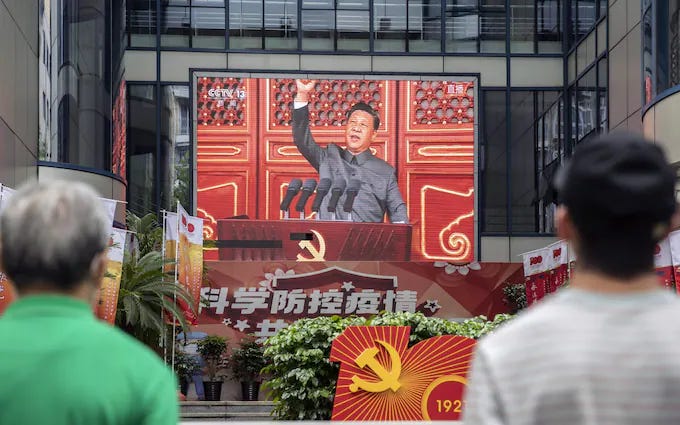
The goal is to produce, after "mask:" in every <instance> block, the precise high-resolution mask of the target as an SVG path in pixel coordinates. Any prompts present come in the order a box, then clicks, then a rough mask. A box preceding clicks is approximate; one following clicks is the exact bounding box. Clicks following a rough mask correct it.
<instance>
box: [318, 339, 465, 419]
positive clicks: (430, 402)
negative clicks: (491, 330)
mask: <svg viewBox="0 0 680 425" xmlns="http://www.w3.org/2000/svg"><path fill="white" fill-rule="evenodd" d="M409 333H410V327H408V326H355V327H350V328H347V329H346V330H345V331H344V332H343V333H342V334H340V335H339V336H338V337H337V338H336V339H335V340H334V341H333V345H332V348H331V357H330V360H331V361H333V362H339V363H340V374H339V376H338V384H337V387H336V390H335V399H334V403H333V416H332V419H333V420H343V421H370V420H374V421H420V420H459V419H460V417H461V413H462V409H463V393H464V390H465V385H466V383H467V381H466V376H467V372H468V369H469V367H470V364H471V361H472V355H473V351H474V345H475V341H474V340H473V339H470V338H465V337H461V336H452V335H446V336H438V337H434V338H429V339H426V340H425V341H421V342H419V343H417V344H416V345H414V346H413V347H410V348H408V341H409Z"/></svg>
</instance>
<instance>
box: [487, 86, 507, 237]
mask: <svg viewBox="0 0 680 425" xmlns="http://www.w3.org/2000/svg"><path fill="white" fill-rule="evenodd" d="M482 98H483V103H482V104H483V105H484V112H483V116H484V120H483V123H484V124H483V128H482V131H481V138H482V140H481V144H482V159H481V162H482V164H481V167H482V196H483V203H484V208H482V231H483V232H487V233H493V232H498V233H506V232H507V231H508V220H507V214H508V198H507V194H508V191H507V181H508V175H507V146H506V136H507V132H506V123H507V121H506V105H505V91H484V92H483V94H482Z"/></svg>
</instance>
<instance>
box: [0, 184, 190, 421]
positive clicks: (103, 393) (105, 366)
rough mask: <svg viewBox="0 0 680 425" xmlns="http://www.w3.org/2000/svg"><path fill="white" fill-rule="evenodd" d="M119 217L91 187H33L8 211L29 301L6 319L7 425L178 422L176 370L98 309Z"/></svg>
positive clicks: (11, 263) (2, 353)
mask: <svg viewBox="0 0 680 425" xmlns="http://www.w3.org/2000/svg"><path fill="white" fill-rule="evenodd" d="M110 225H111V223H110V222H108V223H107V217H106V214H105V212H104V211H103V208H102V207H101V205H100V201H99V200H98V199H97V195H96V194H95V192H94V191H93V190H92V189H90V188H89V187H87V186H86V185H84V184H80V183H63V182H53V183H48V184H43V183H41V184H31V185H29V186H26V187H24V188H22V189H20V190H19V191H17V192H16V193H15V194H14V196H13V197H12V199H11V200H10V201H9V203H8V204H7V205H6V206H5V208H4V209H3V211H2V214H1V215H0V250H1V251H0V260H1V261H2V269H3V270H4V271H5V273H6V274H7V275H8V277H9V279H10V280H11V281H12V282H13V283H14V285H15V288H16V290H17V292H18V296H19V298H18V299H17V300H16V301H15V302H14V303H13V304H11V305H10V306H9V308H8V309H7V310H6V311H5V313H4V315H3V316H2V317H0V425H6V424H7V425H9V424H12V425H13V424H17V425H18V424H21V425H45V424H50V425H61V424H63V425H123V424H131V425H132V424H135V425H165V424H176V423H177V422H178V403H177V395H176V388H177V387H176V383H175V378H174V377H173V374H172V372H171V371H170V370H169V369H168V368H167V367H166V366H165V365H164V364H163V362H162V361H161V360H160V359H159V358H158V357H157V356H156V354H154V353H153V352H152V351H151V350H149V349H148V348H146V347H145V346H143V345H142V344H141V343H139V342H137V341H136V340H134V339H133V338H131V337H129V336H127V335H126V334H124V333H123V332H121V331H119V330H118V329H116V328H114V327H111V326H109V325H107V324H105V323H102V322H99V321H98V320H97V319H96V318H95V317H94V315H93V305H94V302H95V299H96V297H97V289H98V287H99V282H100V280H101V277H102V276H103V274H104V270H105V266H106V247H107V245H108V239H109V231H110Z"/></svg>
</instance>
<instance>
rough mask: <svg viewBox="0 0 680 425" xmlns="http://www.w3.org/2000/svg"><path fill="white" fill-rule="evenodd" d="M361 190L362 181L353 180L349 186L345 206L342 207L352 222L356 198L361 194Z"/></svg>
mask: <svg viewBox="0 0 680 425" xmlns="http://www.w3.org/2000/svg"><path fill="white" fill-rule="evenodd" d="M359 189H361V180H357V179H351V180H350V181H349V184H348V185H347V192H346V193H347V197H346V198H345V204H344V205H343V206H342V209H343V211H345V212H346V213H347V214H348V218H349V221H352V207H353V206H354V198H356V197H357V195H358V194H359Z"/></svg>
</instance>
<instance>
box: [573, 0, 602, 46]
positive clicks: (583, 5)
mask: <svg viewBox="0 0 680 425" xmlns="http://www.w3.org/2000/svg"><path fill="white" fill-rule="evenodd" d="M598 1H599V0H578V12H577V13H578V23H577V26H576V31H577V32H576V35H577V37H578V38H580V37H581V36H583V35H585V34H587V33H588V31H590V29H591V28H592V27H593V26H594V25H595V21H596V20H597V2H598Z"/></svg>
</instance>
